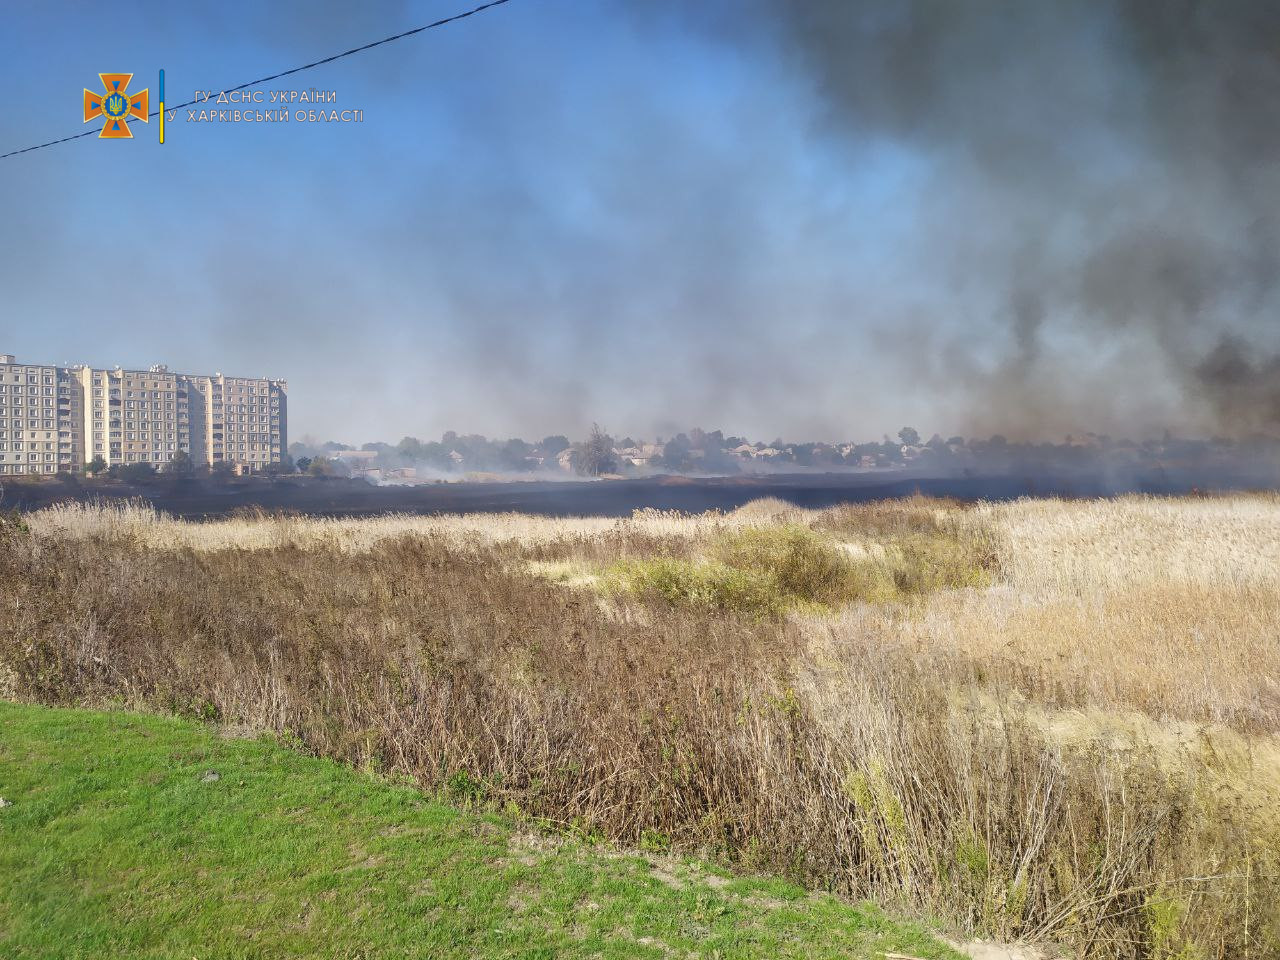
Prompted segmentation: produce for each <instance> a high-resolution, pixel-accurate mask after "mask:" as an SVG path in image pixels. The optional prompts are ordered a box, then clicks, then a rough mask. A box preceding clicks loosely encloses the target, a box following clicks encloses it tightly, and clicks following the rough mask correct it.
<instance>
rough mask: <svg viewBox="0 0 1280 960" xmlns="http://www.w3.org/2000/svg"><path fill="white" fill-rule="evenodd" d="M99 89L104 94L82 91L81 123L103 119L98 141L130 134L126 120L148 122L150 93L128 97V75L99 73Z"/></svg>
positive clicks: (130, 76) (129, 78) (130, 78)
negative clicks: (103, 91)
mask: <svg viewBox="0 0 1280 960" xmlns="http://www.w3.org/2000/svg"><path fill="white" fill-rule="evenodd" d="M98 76H99V77H101V78H102V86H103V89H104V90H105V91H106V93H94V92H93V91H92V90H90V89H89V88H88V87H85V90H84V122H85V123H88V122H89V121H90V120H96V119H98V118H99V117H103V118H104V122H103V124H102V132H101V133H100V134H98V136H99V137H100V138H105V139H108V140H111V139H120V138H125V137H129V138H132V137H133V134H132V133H130V132H129V120H130V119H134V120H141V121H142V122H143V123H150V122H151V117H150V111H149V110H148V106H149V97H150V92H149V90H147V89H143V90H141V91H139V92H138V93H135V94H132V95H130V93H129V81H130V80H132V79H133V74H132V73H100V74H98Z"/></svg>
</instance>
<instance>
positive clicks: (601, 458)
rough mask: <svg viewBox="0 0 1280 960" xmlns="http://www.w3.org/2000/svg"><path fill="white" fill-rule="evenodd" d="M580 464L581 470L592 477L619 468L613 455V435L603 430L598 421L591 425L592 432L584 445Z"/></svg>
mask: <svg viewBox="0 0 1280 960" xmlns="http://www.w3.org/2000/svg"><path fill="white" fill-rule="evenodd" d="M580 464H581V467H580V469H581V471H582V472H583V473H585V474H587V476H590V477H598V476H600V474H602V473H613V472H614V471H615V470H617V469H618V460H617V458H616V457H615V456H614V455H613V437H611V436H609V434H607V433H605V432H604V431H603V430H601V429H600V424H598V423H593V424H592V425H591V434H590V436H588V437H587V442H586V443H584V444H583V445H582V451H581V458H580Z"/></svg>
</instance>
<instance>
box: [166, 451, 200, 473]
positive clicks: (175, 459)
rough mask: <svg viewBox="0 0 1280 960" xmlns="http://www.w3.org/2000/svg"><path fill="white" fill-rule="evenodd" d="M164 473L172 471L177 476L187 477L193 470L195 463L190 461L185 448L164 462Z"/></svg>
mask: <svg viewBox="0 0 1280 960" xmlns="http://www.w3.org/2000/svg"><path fill="white" fill-rule="evenodd" d="M164 472H165V473H172V474H174V475H176V476H179V477H189V476H191V474H192V473H194V472H195V464H194V463H192V462H191V456H190V454H188V453H187V451H185V450H179V451H178V452H177V453H175V454H174V455H173V456H172V457H170V458H169V462H168V463H167V464H165V468H164Z"/></svg>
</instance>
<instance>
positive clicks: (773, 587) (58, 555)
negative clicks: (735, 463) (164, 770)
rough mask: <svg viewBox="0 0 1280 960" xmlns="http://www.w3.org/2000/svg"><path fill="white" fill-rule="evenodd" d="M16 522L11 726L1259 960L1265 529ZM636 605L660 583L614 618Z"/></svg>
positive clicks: (1272, 709) (1009, 931)
mask: <svg viewBox="0 0 1280 960" xmlns="http://www.w3.org/2000/svg"><path fill="white" fill-rule="evenodd" d="M27 521H28V524H29V527H30V533H29V534H20V533H17V532H14V531H12V530H11V531H10V533H9V534H8V536H7V539H6V541H5V544H6V547H5V549H6V551H7V552H6V554H5V559H6V563H7V567H6V568H5V571H4V573H3V577H2V578H0V587H3V588H4V589H5V590H7V591H8V595H10V596H11V598H12V602H11V603H9V604H7V605H6V606H5V607H4V608H3V609H0V684H4V685H5V687H6V689H7V690H8V695H10V696H17V697H23V698H30V699H44V700H53V701H71V702H95V701H98V700H101V699H104V698H106V699H110V698H119V697H123V698H125V699H126V700H127V701H130V702H142V703H149V704H160V705H162V706H168V707H170V708H175V709H179V710H187V711H195V712H197V713H200V712H205V713H207V714H208V715H210V716H215V717H217V718H219V719H222V720H224V721H227V722H235V723H247V724H249V725H251V726H259V727H267V728H270V729H276V730H283V731H287V732H289V733H291V734H293V735H296V736H298V737H300V738H301V739H302V740H303V742H304V743H306V744H307V745H308V746H309V747H310V748H311V749H314V750H317V751H319V752H323V753H327V754H331V755H335V756H339V757H342V758H345V759H348V760H351V761H352V762H355V763H360V764H368V763H376V764H379V765H381V766H382V767H383V768H385V769H390V770H399V771H403V772H406V773H409V774H411V775H413V776H415V777H417V778H418V779H419V780H420V781H421V782H422V783H423V784H424V785H428V786H431V785H438V784H439V783H441V782H444V781H445V780H447V779H448V778H449V777H451V776H456V775H457V774H458V773H459V772H460V771H461V772H463V773H465V774H466V776H467V777H468V778H470V779H471V780H474V781H475V782H476V783H478V784H481V785H482V787H483V791H484V792H485V793H486V795H487V796H489V797H490V798H491V799H492V801H493V802H494V803H495V804H499V805H501V804H506V805H508V808H510V809H517V810H527V811H530V812H532V813H535V814H537V815H539V816H545V817H550V818H553V819H555V820H557V821H564V822H570V821H572V822H575V823H577V824H579V825H580V826H581V827H583V828H585V829H589V830H600V831H603V832H604V833H605V834H607V835H610V836H613V837H616V838H618V839H620V840H623V841H628V842H638V841H639V840H640V839H641V838H642V837H649V838H652V837H653V836H660V837H664V838H666V840H667V841H668V842H671V843H674V844H676V845H681V846H687V847H689V846H693V847H702V848H704V849H707V850H709V851H710V852H712V853H715V854H717V855H720V856H723V857H724V858H726V859H728V860H731V861H734V862H737V863H739V864H742V865H744V866H746V867H748V868H752V869H772V870H780V871H783V872H786V873H788V874H791V875H793V876H795V877H797V878H799V879H802V880H805V881H806V882H809V883H814V884H818V885H822V886H828V887H831V888H834V889H837V890H840V891H843V892H845V893H848V894H851V895H855V896H866V895H871V896H876V897H878V898H880V899H882V900H886V901H892V902H894V903H896V904H898V905H901V906H904V907H907V908H911V909H917V910H920V911H923V912H926V913H929V914H931V915H934V916H940V917H942V918H944V919H946V920H947V921H948V922H950V923H953V924H956V925H957V926H960V927H963V928H965V929H966V930H969V931H973V932H977V933H981V934H984V935H997V936H1005V937H1018V936H1020V937H1033V938H1038V939H1048V940H1058V941H1062V942H1066V943H1069V944H1071V945H1072V949H1073V950H1075V951H1077V952H1079V953H1080V954H1081V955H1089V956H1107V957H1111V956H1114V957H1125V958H1134V960H1139V958H1141V960H1147V958H1152V957H1160V958H1163V960H1194V958H1206V960H1207V958H1209V957H1219V956H1221V957H1228V956H1230V957H1236V956H1249V957H1253V958H1263V957H1271V956H1280V877H1277V873H1280V817H1278V816H1277V815H1276V811H1277V810H1280V738H1278V735H1280V626H1277V625H1278V624H1280V498H1277V497H1275V496H1270V495H1259V496H1245V495H1240V496H1230V497H1209V498H1185V499H1170V498H1146V497H1124V498H1119V499H1115V500H1099V501H1058V500H1035V501H1030V500H1029V501H1019V502H1016V503H1003V504H980V505H977V506H973V507H970V506H965V505H962V504H958V503H952V502H947V501H933V500H925V499H920V498H915V499H910V500H905V501H899V502H891V503H883V504H871V505H865V506H849V507H839V508H833V509H830V510H821V511H809V510H801V509H798V508H794V507H792V506H790V505H788V504H785V503H783V502H781V501H760V502H756V503H754V504H749V505H747V506H746V507H744V508H742V509H740V510H737V511H734V512H732V513H729V514H718V513H717V514H708V515H705V516H684V515H680V514H672V513H658V512H653V511H642V512H639V513H637V514H636V515H635V516H634V517H632V518H629V519H626V520H609V519H601V518H569V519H547V518H536V517H528V516H520V515H476V516H441V517H407V516H394V517H382V518H374V519H358V520H324V519H313V518H297V517H267V516H259V517H243V518H237V519H233V520H228V521H216V522H209V523H185V522H181V521H176V520H173V519H170V518H166V517H162V516H158V515H156V514H155V513H154V512H153V511H150V510H149V509H148V508H146V507H143V506H137V505H134V506H127V507H124V508H103V507H79V506H65V507H57V508H52V509H49V510H45V511H41V512H40V513H36V514H33V515H31V516H29V517H28V518H27ZM806 530H807V532H806ZM779 544H782V545H783V546H786V545H787V544H791V545H795V544H799V545H800V546H802V547H804V549H803V550H799V551H798V552H797V551H795V550H790V548H788V550H789V551H790V552H788V550H784V551H783V552H781V553H780V552H779ZM842 558H843V559H842ZM655 564H656V566H655ZM627 570H632V571H635V570H641V571H648V572H649V573H652V572H653V571H654V570H657V571H658V572H659V573H660V574H661V578H660V580H659V581H653V582H650V581H644V582H645V583H649V585H650V587H653V588H652V589H634V590H623V591H619V590H617V589H613V588H612V587H611V584H614V585H616V581H617V578H618V576H619V571H627ZM708 570H710V571H712V572H713V573H714V575H715V577H720V578H721V580H722V581H723V580H724V578H725V577H728V578H730V579H729V580H728V581H727V582H729V583H730V585H731V586H733V584H735V583H736V582H737V581H734V580H733V579H732V578H733V577H739V576H743V575H749V577H750V578H752V579H750V581H749V584H748V586H750V588H751V589H750V591H748V593H749V595H750V597H751V598H753V603H754V598H757V597H759V596H761V595H763V596H765V598H766V602H765V603H764V604H763V605H756V606H751V607H750V609H747V608H740V607H739V606H737V605H736V604H737V603H738V599H739V598H740V596H741V592H737V593H735V592H734V590H728V591H727V592H725V591H724V590H721V592H720V593H715V591H716V590H720V589H721V586H720V585H718V584H720V581H716V582H713V583H709V584H708V582H706V578H707V577H708V576H710V575H711V574H708V573H707V571H708ZM689 571H697V574H696V576H695V577H694V579H693V581H688V580H687V577H688V575H689ZM851 571H853V572H856V573H857V577H855V578H854V579H850V577H851V576H852V574H851ZM681 578H686V579H681ZM651 579H652V578H651ZM689 582H692V583H693V584H694V587H695V588H696V589H694V590H693V591H692V592H691V591H690V590H689V588H688V585H689ZM655 583H656V587H654V584H655ZM734 589H735V590H736V587H735V588H734ZM777 590H784V594H779V595H780V596H783V597H784V599H785V598H792V599H794V600H796V601H797V602H789V601H788V602H784V603H773V602H772V600H771V599H770V598H774V599H776V597H775V595H774V594H773V593H770V591H777ZM708 591H710V595H713V596H727V597H728V598H729V599H728V600H727V601H724V602H717V603H710V604H708V603H705V602H699V601H698V598H700V597H704V596H706V595H708ZM762 611H763V612H765V613H767V614H768V615H767V616H761V612H762Z"/></svg>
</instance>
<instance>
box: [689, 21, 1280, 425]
mask: <svg viewBox="0 0 1280 960" xmlns="http://www.w3.org/2000/svg"><path fill="white" fill-rule="evenodd" d="M730 7H732V8H733V10H736V11H741V9H742V8H741V5H739V4H732V5H730ZM733 10H729V11H726V12H727V13H731V12H733ZM753 12H754V14H755V15H757V16H759V17H760V22H761V23H763V24H766V25H767V26H766V27H765V30H764V33H769V32H772V33H774V34H775V35H781V36H782V37H783V38H784V39H783V43H784V45H785V49H786V51H787V54H788V55H789V56H790V57H791V58H792V62H793V63H795V64H797V65H798V66H799V67H800V68H801V69H802V71H803V73H804V75H805V76H807V77H809V78H810V80H811V82H812V84H813V85H814V87H815V88H816V90H817V91H818V92H819V94H820V96H821V97H822V100H823V103H824V104H825V107H826V111H825V119H824V122H825V123H826V124H827V125H829V126H830V127H831V128H832V129H833V130H835V131H837V132H838V133H839V134H840V135H842V136H844V137H846V138H848V140H849V141H850V142H851V143H856V142H862V141H866V140H868V139H887V140H889V141H892V142H894V143H897V144H901V145H904V146H905V147H906V148H908V149H910V150H914V151H919V152H920V153H921V154H922V155H923V156H925V157H927V158H929V160H930V162H931V163H932V164H933V168H932V176H931V178H930V187H929V195H928V197H927V198H926V201H927V202H926V204H925V207H926V209H928V210H929V211H930V214H929V217H930V221H931V222H930V223H929V224H928V225H927V232H930V233H932V235H933V238H934V239H933V242H932V243H928V244H927V249H926V250H925V251H924V253H923V255H922V257H921V264H920V266H921V269H922V270H924V269H929V270H931V271H932V272H933V276H931V277H930V278H929V282H934V281H936V280H939V279H940V280H941V281H942V282H943V283H944V284H947V285H948V286H949V288H950V289H951V290H953V291H954V301H953V307H954V309H955V310H956V311H957V312H958V313H961V314H972V315H973V316H974V318H975V320H974V322H975V324H980V323H981V318H982V317H983V316H984V315H985V316H986V317H1003V318H1004V322H1005V324H1006V334H1005V350H1006V360H1005V361H1004V362H1003V363H1001V364H998V365H996V366H994V367H992V366H990V365H988V366H983V365H982V364H966V363H957V362H955V358H954V356H953V355H954V354H955V353H956V352H959V353H961V354H963V353H964V352H965V349H966V346H967V344H966V342H965V341H964V339H963V338H961V339H958V340H956V339H952V340H944V341H943V342H935V343H933V344H932V349H934V351H935V352H937V353H938V356H936V357H934V358H931V359H930V361H929V367H928V369H929V372H930V375H931V376H935V377H944V378H945V377H950V378H952V379H953V380H955V381H956V383H955V385H954V386H955V389H956V390H957V392H958V393H959V394H960V396H961V398H962V402H963V403H965V404H966V405H967V407H968V409H969V410H970V419H971V420H972V421H973V423H972V425H973V426H974V427H988V426H989V427H992V428H996V429H1001V428H1003V429H1008V428H1009V424H1010V423H1015V424H1017V423H1019V422H1020V420H1026V419H1028V417H1029V418H1030V419H1032V420H1036V419H1041V418H1042V417H1043V418H1044V419H1049V420H1051V421H1053V422H1054V423H1056V422H1057V421H1060V420H1070V419H1080V417H1079V416H1078V415H1079V414H1084V415H1085V416H1086V417H1087V415H1088V414H1089V413H1090V412H1091V411H1092V410H1093V408H1094V407H1095V406H1098V405H1105V404H1106V403H1107V399H1106V394H1107V393H1108V391H1117V392H1119V394H1120V395H1123V394H1124V392H1125V391H1129V390H1132V389H1133V386H1134V384H1133V381H1134V380H1135V379H1144V378H1149V377H1152V376H1158V377H1161V378H1162V379H1163V380H1165V381H1167V383H1168V386H1169V389H1168V391H1167V395H1166V396H1165V397H1164V399H1163V400H1161V401H1159V402H1160V403H1162V404H1163V412H1164V413H1165V415H1166V417H1167V419H1168V421H1169V422H1171V423H1177V422H1181V423H1190V424H1193V425H1196V426H1200V427H1207V428H1210V429H1215V430H1220V431H1223V432H1227V433H1242V432H1247V431H1249V430H1254V429H1263V430H1275V429H1276V428H1278V427H1280V353H1277V347H1278V342H1277V341H1278V339H1280V338H1278V336H1277V333H1278V332H1280V313H1278V312H1277V305H1278V304H1277V280H1278V278H1280V3H1275V2H1264V0H1239V2H1236V0H1226V2H1190V0H1097V2H1087V3H1062V2H1059V0H1017V2H1013V0H1009V2H995V0H971V2H959V3H958V2H955V0H908V2H902V3H892V4H890V3H871V2H856V0H804V2H793V0H759V5H758V6H757V8H756V9H755V10H754V11H753ZM703 18H704V19H706V18H705V15H704V17H703ZM734 19H735V20H736V19H737V18H734ZM1064 365H1067V366H1073V367H1076V368H1077V369H1078V372H1077V373H1076V374H1074V375H1073V374H1072V373H1071V372H1070V371H1064V369H1063V367H1064ZM1156 412H1157V415H1158V413H1159V412H1160V410H1159V409H1157V411H1156ZM1022 426H1024V427H1026V428H1027V429H1031V430H1034V429H1035V428H1036V426H1037V424H1036V423H1034V422H1031V423H1022Z"/></svg>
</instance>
